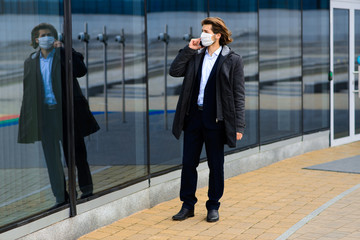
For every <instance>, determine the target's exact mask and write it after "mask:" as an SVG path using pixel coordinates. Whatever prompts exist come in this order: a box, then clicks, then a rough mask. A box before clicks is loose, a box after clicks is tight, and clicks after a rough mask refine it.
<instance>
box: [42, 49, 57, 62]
mask: <svg viewBox="0 0 360 240" xmlns="http://www.w3.org/2000/svg"><path fill="white" fill-rule="evenodd" d="M54 54H55V48H54V49H53V50H52V51H51V52H50V53H49V55H48V57H47V58H44V57H43V55H42V53H41V51H40V59H43V60H47V59H50V58H52V57H53V56H54Z"/></svg>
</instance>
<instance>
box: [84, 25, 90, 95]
mask: <svg viewBox="0 0 360 240" xmlns="http://www.w3.org/2000/svg"><path fill="white" fill-rule="evenodd" d="M85 33H86V35H87V36H89V35H88V24H87V22H85ZM85 65H86V68H87V72H86V90H85V96H86V100H88V101H89V39H87V41H85Z"/></svg>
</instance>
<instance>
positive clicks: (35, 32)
mask: <svg viewBox="0 0 360 240" xmlns="http://www.w3.org/2000/svg"><path fill="white" fill-rule="evenodd" d="M42 29H49V30H50V32H51V34H52V35H53V37H54V38H55V39H56V40H57V39H58V33H57V31H56V29H55V27H54V26H53V25H51V24H49V23H40V24H39V25H37V26H35V27H34V28H33V30H32V31H31V43H30V46H32V47H33V48H34V49H36V48H37V47H38V46H39V44H38V43H37V42H36V41H35V39H36V38H38V37H39V31H40V30H42Z"/></svg>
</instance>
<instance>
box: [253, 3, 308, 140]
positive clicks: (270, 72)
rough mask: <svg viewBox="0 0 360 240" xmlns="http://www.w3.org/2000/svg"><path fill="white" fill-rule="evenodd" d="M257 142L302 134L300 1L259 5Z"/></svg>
mask: <svg viewBox="0 0 360 240" xmlns="http://www.w3.org/2000/svg"><path fill="white" fill-rule="evenodd" d="M259 26H260V29H259V48H260V49H259V58H260V63H259V66H260V79H259V84H260V143H268V142H272V141H275V140H277V139H279V138H289V137H291V136H296V135H299V134H301V131H302V124H301V119H302V109H301V108H302V102H301V101H302V99H301V97H302V79H301V69H302V66H301V62H302V61H301V1H300V0H295V1H271V2H270V1H266V0H261V1H260V6H259Z"/></svg>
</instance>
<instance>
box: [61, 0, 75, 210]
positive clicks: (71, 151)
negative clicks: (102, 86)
mask: <svg viewBox="0 0 360 240" xmlns="http://www.w3.org/2000/svg"><path fill="white" fill-rule="evenodd" d="M71 24H72V19H71V0H64V42H65V72H66V89H63V90H65V91H66V113H64V114H66V116H67V118H66V121H67V127H68V129H66V131H67V136H66V137H67V144H68V152H67V153H65V154H67V157H68V161H69V163H68V168H69V182H68V183H69V200H70V217H74V216H75V215H76V181H75V178H76V176H75V140H74V138H75V130H74V89H73V66H72V25H71Z"/></svg>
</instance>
